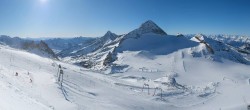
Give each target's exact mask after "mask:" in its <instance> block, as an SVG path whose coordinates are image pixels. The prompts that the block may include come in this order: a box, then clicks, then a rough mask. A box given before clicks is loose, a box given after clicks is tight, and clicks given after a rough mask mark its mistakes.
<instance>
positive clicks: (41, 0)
mask: <svg viewBox="0 0 250 110" xmlns="http://www.w3.org/2000/svg"><path fill="white" fill-rule="evenodd" d="M47 1H48V0H40V2H41V3H46V2H47Z"/></svg>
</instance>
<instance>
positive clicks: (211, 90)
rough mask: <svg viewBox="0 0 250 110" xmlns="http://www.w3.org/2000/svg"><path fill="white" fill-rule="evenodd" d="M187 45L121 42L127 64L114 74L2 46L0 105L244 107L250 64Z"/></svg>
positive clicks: (123, 109)
mask: <svg viewBox="0 0 250 110" xmlns="http://www.w3.org/2000/svg"><path fill="white" fill-rule="evenodd" d="M159 37H160V36H159ZM145 38H146V37H145ZM168 39H171V38H168ZM180 41H182V40H180ZM131 42H137V41H131ZM125 43H126V42H124V44H125ZM149 43H150V42H149ZM162 45H167V44H162ZM183 45H184V44H183ZM185 45H186V44H185ZM188 45H198V46H196V47H189V48H184V47H183V48H177V49H175V50H172V51H166V53H158V52H159V51H158V50H155V49H153V48H152V49H150V50H152V51H150V50H146V49H144V50H143V47H140V49H138V50H136V49H134V50H131V49H130V48H129V47H126V48H125V47H124V48H123V49H124V51H123V52H118V53H117V60H116V61H115V62H114V63H116V64H118V65H125V69H124V68H123V69H121V73H118V72H115V74H103V72H102V71H91V70H88V69H84V68H81V67H78V66H74V65H71V64H67V63H63V62H59V61H53V60H51V59H48V58H43V57H40V56H37V55H35V54H31V53H27V52H25V51H21V50H17V49H13V48H10V47H7V46H0V97H1V98H0V109H1V110H163V109H170V110H183V109H185V110H220V109H221V110H241V109H242V110H246V109H247V105H248V104H249V103H250V100H249V99H250V94H249V93H250V86H249V84H250V73H249V72H250V66H249V65H245V64H240V63H235V62H232V61H229V60H227V59H222V60H223V61H222V62H216V61H213V60H209V59H206V58H203V57H205V56H201V57H193V54H192V52H193V51H199V50H203V48H204V46H202V44H197V43H193V42H189V43H188ZM185 47H187V46H185ZM138 48H139V47H138ZM141 48H142V49H141ZM139 50H143V51H139ZM59 64H60V65H62V68H63V71H64V80H63V83H62V86H61V85H60V84H59V83H58V81H57V73H58V65H59ZM126 65H127V66H126ZM114 68H115V67H114ZM117 71H119V70H117Z"/></svg>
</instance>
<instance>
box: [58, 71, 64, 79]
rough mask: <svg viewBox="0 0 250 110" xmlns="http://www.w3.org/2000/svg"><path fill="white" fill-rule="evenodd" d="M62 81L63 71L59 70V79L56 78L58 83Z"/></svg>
mask: <svg viewBox="0 0 250 110" xmlns="http://www.w3.org/2000/svg"><path fill="white" fill-rule="evenodd" d="M60 81H61V82H62V81H63V70H62V69H60V73H59V77H58V82H60Z"/></svg>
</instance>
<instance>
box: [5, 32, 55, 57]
mask: <svg viewBox="0 0 250 110" xmlns="http://www.w3.org/2000/svg"><path fill="white" fill-rule="evenodd" d="M0 44H2V45H8V46H10V47H12V48H16V49H23V50H26V51H28V52H31V53H34V54H37V55H40V56H43V57H48V58H54V59H58V58H57V55H56V54H55V53H54V52H53V51H52V50H51V49H50V47H49V46H48V45H47V44H46V43H45V42H44V41H39V42H35V41H32V40H25V39H21V38H19V37H14V38H11V37H9V36H5V35H1V36H0Z"/></svg>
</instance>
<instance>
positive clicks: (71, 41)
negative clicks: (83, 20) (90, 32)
mask: <svg viewBox="0 0 250 110" xmlns="http://www.w3.org/2000/svg"><path fill="white" fill-rule="evenodd" d="M91 40H94V38H91V37H74V38H53V39H46V40H44V42H46V43H47V44H48V46H49V47H50V48H51V49H52V50H53V51H54V52H55V53H59V52H61V51H62V50H67V49H68V50H69V49H70V48H78V47H81V46H84V45H85V44H86V43H88V42H91Z"/></svg>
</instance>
